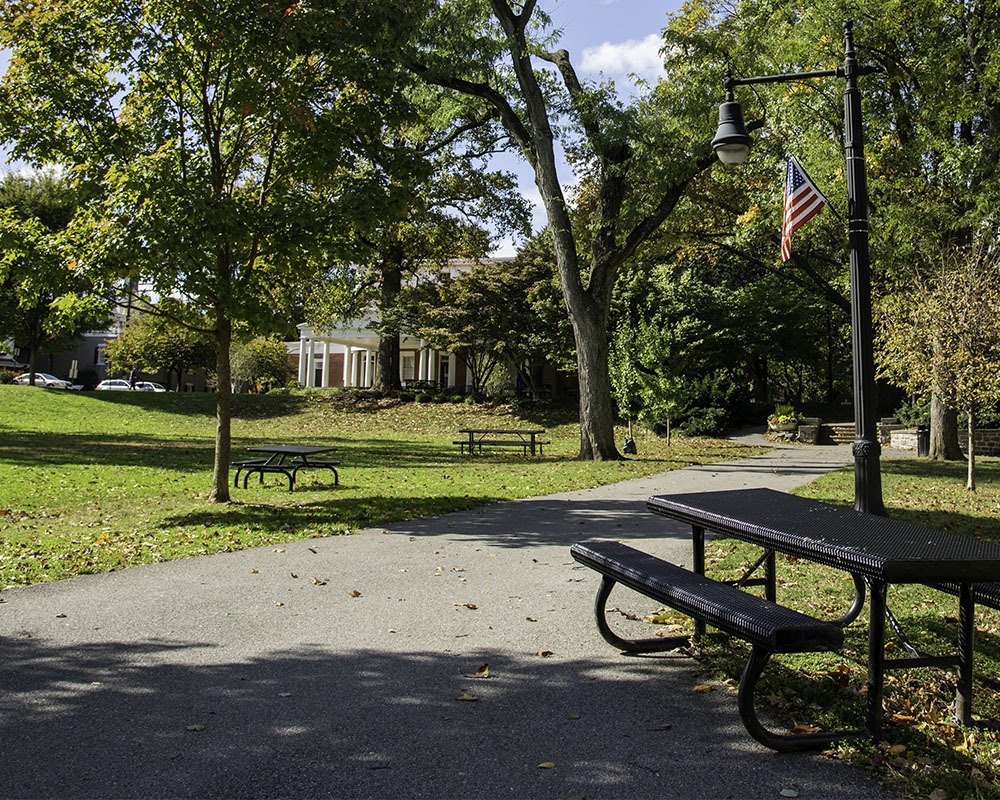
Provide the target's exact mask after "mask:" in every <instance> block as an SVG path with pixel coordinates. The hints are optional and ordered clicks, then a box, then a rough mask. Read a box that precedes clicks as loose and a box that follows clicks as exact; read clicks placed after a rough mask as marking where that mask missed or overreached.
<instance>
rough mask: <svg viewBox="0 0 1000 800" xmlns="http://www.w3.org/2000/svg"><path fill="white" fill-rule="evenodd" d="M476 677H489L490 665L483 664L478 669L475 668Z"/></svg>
mask: <svg viewBox="0 0 1000 800" xmlns="http://www.w3.org/2000/svg"><path fill="white" fill-rule="evenodd" d="M476 677H477V678H488V677H490V665H489V664H483V665H482V666H481V667H480V668H479V669H478V670H476Z"/></svg>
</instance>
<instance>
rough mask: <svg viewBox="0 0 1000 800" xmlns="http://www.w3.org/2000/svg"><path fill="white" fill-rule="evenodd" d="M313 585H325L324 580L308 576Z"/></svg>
mask: <svg viewBox="0 0 1000 800" xmlns="http://www.w3.org/2000/svg"><path fill="white" fill-rule="evenodd" d="M309 580H310V581H311V582H312V585H313V586H326V581H323V580H320V579H319V578H310V579H309Z"/></svg>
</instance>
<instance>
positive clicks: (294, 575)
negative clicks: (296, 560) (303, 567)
mask: <svg viewBox="0 0 1000 800" xmlns="http://www.w3.org/2000/svg"><path fill="white" fill-rule="evenodd" d="M288 574H289V575H291V576H292V577H293V578H297V577H299V576H298V574H297V573H295V572H289V573H288Z"/></svg>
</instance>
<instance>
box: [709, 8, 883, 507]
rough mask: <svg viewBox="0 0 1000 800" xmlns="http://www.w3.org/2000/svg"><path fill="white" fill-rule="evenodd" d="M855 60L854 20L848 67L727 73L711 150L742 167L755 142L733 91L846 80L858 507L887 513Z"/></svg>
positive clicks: (864, 70)
mask: <svg viewBox="0 0 1000 800" xmlns="http://www.w3.org/2000/svg"><path fill="white" fill-rule="evenodd" d="M873 71H874V69H873V68H872V67H866V66H862V65H859V64H858V63H857V60H856V59H855V56H854V38H853V22H851V21H850V20H847V21H846V22H844V65H843V66H842V67H837V69H831V70H822V71H819V72H798V73H789V74H784V75H765V76H762V77H757V78H740V79H734V78H733V77H732V75H729V74H727V75H726V80H725V88H726V102H725V103H723V104H722V105H721V106H719V128H718V131H717V132H716V135H715V139H713V140H712V147H714V148H715V152H716V153H717V154H718V156H719V160H720V161H722V162H723V163H724V164H742V163H743V162H744V161H746V159H747V156H748V155H749V154H750V145H751V144H752V143H753V140H752V139H751V138H750V135H749V134H748V133H747V129H746V126H745V125H744V123H743V109H742V108H741V107H740V104H739V103H737V102H736V101H735V97H734V93H733V89H734V87H736V86H746V85H749V84H754V83H787V82H789V81H801V80H806V79H811V78H827V77H835V78H843V79H844V80H845V81H846V82H847V89H846V91H845V93H844V150H845V153H846V156H847V215H848V222H847V238H848V245H849V248H850V265H851V331H852V335H851V344H852V352H853V357H854V432H855V438H854V445H853V448H852V449H853V454H854V509H855V511H863V512H866V513H870V514H882V515H884V514H885V505H884V504H883V502H882V477H881V473H880V472H879V454H880V452H881V447H880V446H879V441H878V430H877V428H876V424H875V354H874V345H873V336H872V297H871V263H870V260H869V255H868V178H867V173H866V170H865V152H864V138H863V135H862V131H861V93H860V92H859V90H858V76H859V75H866V74H868V73H871V72H873Z"/></svg>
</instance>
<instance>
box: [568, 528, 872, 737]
mask: <svg viewBox="0 0 1000 800" xmlns="http://www.w3.org/2000/svg"><path fill="white" fill-rule="evenodd" d="M571 553H572V556H573V558H574V559H575V560H576V561H578V562H580V563H581V564H584V565H585V566H587V567H590V568H591V569H594V570H595V571H597V572H599V573H600V574H601V576H602V579H601V586H600V588H599V589H598V593H597V599H596V601H595V604H594V611H595V616H596V618H597V627H598V630H599V631H600V632H601V635H602V636H603V637H604V639H605V640H606V641H607V642H608V643H609V644H611V645H613V646H614V647H618V648H619V649H621V650H623V651H624V652H628V653H650V652H659V651H663V650H670V649H674V648H676V647H678V646H679V645H681V644H683V643H684V642H686V641H687V638H688V637H654V638H648V639H625V638H623V637H621V636H619V635H618V634H617V633H615V632H614V631H612V630H611V628H610V626H609V625H608V622H607V601H608V598H609V596H610V594H611V590H612V589H613V588H614V586H615V584H617V583H621V584H622V585H624V586H627V587H628V588H630V589H632V590H633V591H636V592H638V593H640V594H643V595H645V596H647V597H650V598H652V599H653V600H656V601H657V602H659V603H662V604H664V605H668V606H670V607H671V608H675V609H677V610H678V611H681V612H683V613H685V614H687V615H689V616H691V617H694V618H696V619H699V620H702V621H704V622H705V623H707V624H709V625H711V626H712V627H714V628H717V629H718V630H720V631H723V632H725V633H727V634H730V635H733V636H736V637H738V638H741V639H744V640H745V641H747V642H749V643H750V645H751V654H750V657H749V659H748V661H747V664H746V667H745V668H744V670H743V674H742V676H741V678H740V686H739V693H738V706H739V713H740V718H741V720H742V721H743V724H744V727H745V728H746V729H747V731H748V733H750V735H751V736H752V737H753V738H754V739H756V740H757V741H758V742H760V743H761V744H763V745H765V746H766V747H770V748H771V749H773V750H777V751H779V752H793V751H800V750H811V749H816V748H822V747H826V746H828V745H829V744H831V743H832V742H835V741H838V740H839V739H842V738H845V737H848V736H861V735H864V734H865V732H864V731H855V730H849V731H822V732H816V733H798V734H783V733H775V732H774V731H771V730H770V729H768V728H767V727H766V726H765V725H764V724H763V723H762V722H761V721H760V718H759V716H758V714H757V709H756V704H755V695H756V691H755V690H756V686H757V683H758V682H759V680H760V678H761V676H762V674H763V672H764V669H765V667H766V666H767V663H768V661H769V660H770V658H771V656H772V655H773V654H774V653H800V652H819V651H830V650H838V649H839V648H840V647H841V646H842V645H843V641H844V633H843V629H842V628H841V626H840V625H839V624H837V623H836V622H828V621H825V620H819V619H815V618H813V617H810V616H808V615H806V614H803V613H801V612H799V611H796V610H794V609H791V608H787V607H785V606H780V605H777V604H776V603H773V602H771V601H770V600H765V599H763V598H760V597H756V596H754V595H750V594H747V593H746V592H744V591H741V590H740V589H738V588H736V587H734V586H731V585H730V584H727V583H721V582H719V581H715V580H712V579H711V578H707V577H705V576H704V575H700V574H698V573H696V572H692V571H690V570H687V569H684V568H683V567H679V566H677V565H676V564H671V563H670V562H668V561H664V560H662V559H659V558H657V557H655V556H653V555H650V554H648V553H643V552H641V551H639V550H636V549H634V548H632V547H629V546H627V545H624V544H622V543H620V542H613V541H602V542H591V543H587V544H575V545H573V546H572V548H571Z"/></svg>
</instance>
